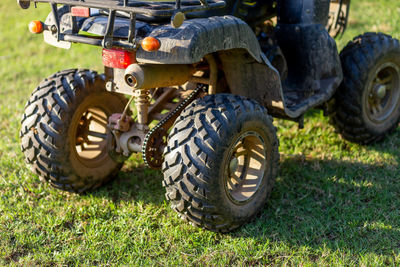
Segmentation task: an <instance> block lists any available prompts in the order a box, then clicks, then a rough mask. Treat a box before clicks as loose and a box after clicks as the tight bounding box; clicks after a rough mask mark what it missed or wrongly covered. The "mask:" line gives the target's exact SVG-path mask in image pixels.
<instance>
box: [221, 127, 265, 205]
mask: <svg viewBox="0 0 400 267" xmlns="http://www.w3.org/2000/svg"><path fill="white" fill-rule="evenodd" d="M266 159H267V152H266V146H265V142H264V140H263V138H262V137H261V136H260V135H259V134H258V133H256V132H246V133H244V134H242V135H240V136H239V138H238V139H237V140H236V142H234V145H233V146H232V147H231V149H230V152H229V155H228V164H226V169H225V191H226V193H227V195H228V197H229V199H230V200H231V201H232V202H234V203H236V204H240V205H243V204H246V203H247V202H249V201H250V200H251V199H252V198H253V197H254V196H255V194H256V193H257V191H258V189H259V187H260V185H261V183H262V181H263V179H264V176H265V170H266V168H267V160H266Z"/></svg>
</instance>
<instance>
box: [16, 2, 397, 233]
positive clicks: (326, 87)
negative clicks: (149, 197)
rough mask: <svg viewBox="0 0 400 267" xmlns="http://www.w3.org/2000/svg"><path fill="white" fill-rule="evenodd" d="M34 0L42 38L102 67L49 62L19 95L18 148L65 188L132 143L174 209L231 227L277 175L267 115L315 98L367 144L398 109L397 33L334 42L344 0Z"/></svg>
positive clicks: (252, 209) (93, 180) (392, 124)
mask: <svg viewBox="0 0 400 267" xmlns="http://www.w3.org/2000/svg"><path fill="white" fill-rule="evenodd" d="M32 2H35V4H36V3H41V2H43V3H49V4H50V6H51V8H52V12H51V13H50V14H49V16H48V17H47V19H46V20H45V22H40V21H34V22H32V23H31V24H30V30H31V31H32V32H33V33H43V36H44V39H45V41H46V42H47V43H49V44H51V45H54V46H56V47H60V48H66V49H68V48H70V46H71V43H84V44H89V45H95V46H99V47H102V48H103V50H102V60H103V65H104V70H105V71H104V74H98V73H96V72H94V71H90V70H64V71H60V72H58V73H56V74H53V75H51V76H50V77H49V78H47V79H45V80H44V81H43V82H42V83H41V84H40V85H39V86H38V87H37V88H36V89H35V91H34V92H33V93H32V95H31V97H30V99H29V101H28V103H27V105H26V108H25V114H24V116H23V119H22V127H21V134H20V135H21V147H22V150H23V152H24V154H25V157H26V161H27V162H28V163H29V164H30V165H31V167H32V170H33V172H34V173H36V174H37V175H39V176H40V177H41V179H43V180H45V181H47V182H49V183H50V184H51V185H52V186H54V187H57V188H59V189H62V190H67V191H72V192H78V193H80V192H84V191H87V190H91V189H94V188H97V187H99V186H101V185H102V184H104V183H105V182H107V181H109V180H110V179H112V178H113V177H115V176H116V175H117V174H118V171H119V169H120V168H121V166H122V165H123V162H124V161H125V160H126V159H128V158H129V156H130V155H131V154H133V153H141V154H142V156H143V160H144V163H145V164H146V165H147V166H148V167H150V168H154V169H160V170H162V172H163V175H164V179H163V181H162V184H163V186H164V187H165V189H166V198H167V199H168V200H169V201H170V202H171V206H172V208H173V209H174V210H176V211H177V212H178V213H179V214H180V215H181V216H182V217H183V218H184V219H186V220H188V221H189V222H191V223H193V224H195V225H197V226H200V227H203V228H206V229H209V230H213V231H222V232H226V231H231V230H233V229H235V228H237V227H239V226H240V225H242V224H244V223H245V222H247V221H248V220H249V219H251V218H253V217H254V216H255V215H256V214H257V213H258V212H259V211H261V210H262V208H263V207H264V205H265V202H266V201H267V199H268V197H269V195H270V192H271V190H272V187H273V184H274V181H275V178H276V176H277V174H278V164H279V152H278V146H279V141H278V138H277V135H276V128H275V127H274V125H273V123H272V117H277V118H283V119H289V120H293V121H297V122H299V125H300V126H302V124H303V116H304V113H305V112H306V111H308V110H309V109H311V108H323V109H324V110H325V111H326V112H327V114H328V115H329V116H330V117H331V121H332V123H333V124H334V126H335V127H336V128H337V130H338V131H339V132H340V133H341V135H342V136H343V138H344V139H347V140H350V141H354V142H358V143H364V144H368V143H371V142H374V141H378V140H380V139H382V138H383V137H384V136H385V135H386V134H388V133H389V132H390V131H392V130H393V129H395V128H396V127H397V125H398V122H399V118H400V46H399V42H398V41H397V40H395V39H393V38H391V37H390V36H388V35H384V34H381V33H378V34H376V33H368V34H364V35H361V36H358V37H356V38H355V39H354V40H353V41H351V42H350V43H349V44H348V45H347V46H346V47H345V48H344V50H343V51H342V52H341V53H340V55H339V54H338V51H337V47H336V43H335V41H334V39H333V37H335V36H337V35H339V34H342V33H343V31H344V30H345V28H346V25H347V19H348V11H349V4H350V1H349V0H340V1H332V2H330V1H329V0H320V1H317V0H315V1H314V0H301V1H298V0H280V1H254V2H247V1H239V0H237V1H226V2H224V1H221V0H201V1H199V2H197V1H183V0H177V1H176V2H141V1H131V0H129V1H128V0H107V1H99V0H86V1H78V0H51V1H50V0H37V1H32ZM18 3H19V4H20V6H21V7H22V8H28V7H29V6H30V3H31V1H28V0H19V1H18Z"/></svg>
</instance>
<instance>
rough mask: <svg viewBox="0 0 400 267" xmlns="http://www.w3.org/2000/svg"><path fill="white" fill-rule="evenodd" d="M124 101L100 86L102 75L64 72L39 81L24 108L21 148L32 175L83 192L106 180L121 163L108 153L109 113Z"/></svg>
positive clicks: (116, 111)
mask: <svg viewBox="0 0 400 267" xmlns="http://www.w3.org/2000/svg"><path fill="white" fill-rule="evenodd" d="M125 103H126V99H125V98H124V97H123V96H122V95H117V94H113V93H109V92H107V91H106V90H105V82H104V77H103V76H101V75H98V74H97V73H96V72H93V71H89V70H65V71H61V72H58V73H56V74H54V75H52V76H51V77H49V78H48V79H46V80H44V81H43V82H42V83H41V84H40V85H39V87H38V88H37V89H36V90H35V91H34V92H33V93H32V95H31V97H30V99H29V101H28V103H27V104H26V107H25V113H24V115H23V118H22V122H21V124H22V126H21V132H20V137H21V148H22V151H23V153H24V154H25V159H26V161H27V163H28V164H30V165H31V167H32V170H33V172H34V173H36V174H37V175H39V176H40V178H41V179H42V180H45V181H48V182H49V183H50V184H51V185H52V186H54V187H56V188H58V189H62V190H66V191H72V192H77V193H80V192H83V191H87V190H90V189H94V188H96V187H99V186H100V185H102V184H103V183H105V182H107V181H109V180H110V179H111V178H112V177H113V176H114V175H115V174H116V173H117V172H118V170H119V169H120V168H121V166H122V164H121V163H118V162H116V161H114V160H113V158H112V157H111V156H110V154H109V151H108V150H109V146H108V142H107V139H108V138H110V136H111V135H110V134H109V133H108V130H107V120H108V117H109V116H110V115H111V114H113V113H119V112H122V110H123V109H124V107H125Z"/></svg>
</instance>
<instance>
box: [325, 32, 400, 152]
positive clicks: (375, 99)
mask: <svg viewBox="0 0 400 267" xmlns="http://www.w3.org/2000/svg"><path fill="white" fill-rule="evenodd" d="M340 58H341V62H342V67H343V74H344V80H343V82H342V84H341V86H340V88H339V89H338V91H337V92H336V94H335V96H334V99H333V100H334V101H333V102H332V103H333V104H332V105H330V117H331V122H332V124H333V125H334V126H335V127H336V129H337V130H338V131H339V133H340V134H341V135H342V137H343V138H344V139H346V140H349V141H352V142H356V143H360V144H369V143H372V142H375V141H379V140H381V139H383V138H384V137H385V135H387V134H388V133H390V132H391V131H393V130H395V129H396V128H397V126H398V123H399V120H400V44H399V41H398V40H396V39H393V38H392V37H390V36H388V35H385V34H382V33H366V34H364V35H361V36H358V37H356V38H354V40H353V41H351V42H350V43H349V44H348V45H347V46H346V47H345V48H344V49H343V51H342V52H341V53H340Z"/></svg>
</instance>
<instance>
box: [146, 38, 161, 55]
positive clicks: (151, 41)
mask: <svg viewBox="0 0 400 267" xmlns="http://www.w3.org/2000/svg"><path fill="white" fill-rule="evenodd" d="M160 46H161V44H160V41H158V40H157V39H156V38H154V37H146V38H144V39H143V40H142V48H143V50H145V51H148V52H151V51H157V50H158V49H160Z"/></svg>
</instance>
